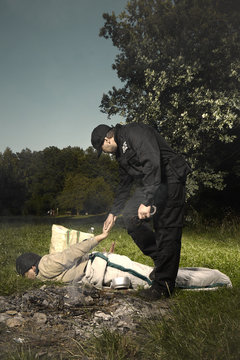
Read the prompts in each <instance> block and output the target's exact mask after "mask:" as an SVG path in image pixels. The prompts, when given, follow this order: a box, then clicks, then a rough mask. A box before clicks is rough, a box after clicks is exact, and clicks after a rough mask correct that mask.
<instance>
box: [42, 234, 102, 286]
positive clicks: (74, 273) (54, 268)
mask: <svg viewBox="0 0 240 360" xmlns="http://www.w3.org/2000/svg"><path fill="white" fill-rule="evenodd" d="M97 245H98V242H97V241H96V240H95V238H94V237H92V238H90V239H86V240H83V241H82V242H80V243H78V244H74V245H71V246H70V247H69V248H68V249H65V250H64V251H62V252H57V253H53V254H48V255H44V256H43V257H42V258H41V260H40V262H39V265H38V269H39V273H38V275H37V279H39V280H41V281H47V280H53V281H62V282H72V281H79V280H80V279H81V278H82V276H83V275H84V269H85V267H86V264H87V261H88V258H89V254H88V253H89V252H90V251H91V250H92V249H93V248H94V247H95V246H97Z"/></svg>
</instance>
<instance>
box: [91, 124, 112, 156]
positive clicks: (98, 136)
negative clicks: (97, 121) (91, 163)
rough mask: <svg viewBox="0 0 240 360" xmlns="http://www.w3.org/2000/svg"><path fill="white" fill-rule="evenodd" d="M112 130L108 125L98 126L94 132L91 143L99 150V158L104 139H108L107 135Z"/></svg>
mask: <svg viewBox="0 0 240 360" xmlns="http://www.w3.org/2000/svg"><path fill="white" fill-rule="evenodd" d="M111 129H112V128H111V127H110V126H108V125H103V124H102V125H98V126H97V127H96V128H95V129H94V130H93V132H92V137H91V142H92V146H93V147H94V148H95V149H96V150H97V153H98V157H99V156H100V155H101V153H102V144H103V142H104V138H105V137H106V135H107V133H108V132H109V131H110V130H111Z"/></svg>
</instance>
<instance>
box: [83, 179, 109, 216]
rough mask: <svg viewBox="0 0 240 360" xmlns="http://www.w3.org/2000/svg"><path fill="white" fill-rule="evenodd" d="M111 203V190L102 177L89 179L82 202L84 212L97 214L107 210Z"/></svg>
mask: <svg viewBox="0 0 240 360" xmlns="http://www.w3.org/2000/svg"><path fill="white" fill-rule="evenodd" d="M112 201H113V188H112V187H111V186H110V185H109V184H108V183H107V182H106V181H105V180H104V178H103V177H97V178H96V179H91V181H90V184H89V188H88V191H87V196H86V200H85V202H84V206H85V210H86V212H88V213H90V214H99V213H102V212H106V211H107V210H109V207H110V205H111V204H112Z"/></svg>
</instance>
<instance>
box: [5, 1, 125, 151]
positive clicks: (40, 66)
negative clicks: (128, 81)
mask: <svg viewBox="0 0 240 360" xmlns="http://www.w3.org/2000/svg"><path fill="white" fill-rule="evenodd" d="M126 3H127V0H0V125H1V126H0V152H2V153H3V152H4V150H5V149H6V147H9V148H10V149H11V150H12V151H13V152H14V153H16V152H21V150H23V149H26V148H28V149H30V150H31V151H41V150H43V149H45V148H46V147H49V146H56V147H58V148H59V149H62V148H65V147H68V146H71V147H74V146H79V147H81V148H82V149H84V150H85V149H86V148H88V147H89V146H91V141H90V138H91V132H92V130H93V128H94V127H96V126H97V125H99V124H102V123H106V124H108V125H115V124H116V123H117V122H120V121H124V119H123V118H121V117H120V116H114V117H112V118H111V119H110V120H109V119H108V118H107V115H106V114H103V113H101V111H100V108H99V105H100V103H101V98H102V95H103V93H107V92H108V91H109V90H111V88H112V86H116V87H117V88H118V87H122V86H123V84H122V83H121V82H120V80H119V79H118V77H117V74H116V72H115V71H114V70H112V64H113V63H114V59H115V56H116V54H117V52H118V50H117V49H116V48H115V47H114V46H113V45H112V41H111V39H108V40H106V39H105V38H102V37H99V30H100V28H101V27H103V25H104V19H103V17H102V14H103V13H105V12H107V13H110V14H111V13H112V11H114V12H115V14H116V15H118V14H119V13H120V12H121V11H123V10H124V8H125V6H126Z"/></svg>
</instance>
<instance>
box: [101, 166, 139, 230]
mask: <svg viewBox="0 0 240 360" xmlns="http://www.w3.org/2000/svg"><path fill="white" fill-rule="evenodd" d="M119 176H120V182H119V185H118V188H117V191H116V196H115V200H114V202H113V206H112V208H111V211H110V213H109V215H108V217H107V219H106V220H105V222H104V225H103V226H104V228H105V230H106V231H109V230H110V229H111V228H112V227H113V226H114V224H115V221H116V219H117V216H118V215H119V214H120V212H121V210H122V209H123V207H124V204H125V202H126V200H127V198H128V196H129V193H130V189H131V185H132V178H131V177H130V176H129V175H128V174H127V173H126V172H125V171H124V170H123V169H121V168H120V169H119Z"/></svg>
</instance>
